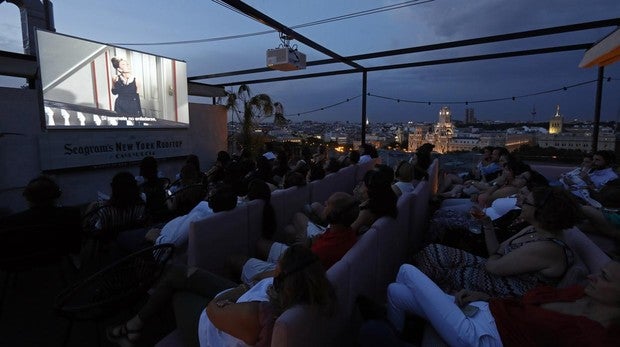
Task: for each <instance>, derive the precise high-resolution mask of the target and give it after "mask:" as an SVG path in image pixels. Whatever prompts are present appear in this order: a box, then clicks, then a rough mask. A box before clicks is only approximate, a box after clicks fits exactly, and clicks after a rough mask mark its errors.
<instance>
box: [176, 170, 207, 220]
mask: <svg viewBox="0 0 620 347" xmlns="http://www.w3.org/2000/svg"><path fill="white" fill-rule="evenodd" d="M173 187H177V188H176V189H175V191H173V192H172V195H170V196H169V197H168V198H167V199H166V201H167V205H168V209H169V210H170V212H171V213H172V215H173V216H181V215H184V214H188V213H189V211H191V210H192V209H193V208H194V207H195V206H196V205H197V204H198V203H199V202H200V201H202V200H204V198H205V197H206V196H207V189H206V188H205V186H204V185H203V184H202V179H201V177H200V175H199V172H198V171H196V169H195V167H194V165H192V164H185V165H184V166H183V168H182V169H181V178H180V181H179V184H178V185H175V186H173Z"/></svg>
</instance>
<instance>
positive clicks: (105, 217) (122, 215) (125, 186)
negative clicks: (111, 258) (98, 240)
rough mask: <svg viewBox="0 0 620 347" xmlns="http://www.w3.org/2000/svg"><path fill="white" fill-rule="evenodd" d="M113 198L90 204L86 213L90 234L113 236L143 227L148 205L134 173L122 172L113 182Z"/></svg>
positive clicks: (87, 227)
mask: <svg viewBox="0 0 620 347" xmlns="http://www.w3.org/2000/svg"><path fill="white" fill-rule="evenodd" d="M110 186H111V188H112V194H111V195H110V199H109V200H107V201H102V202H95V203H93V204H91V205H90V206H89V207H88V208H87V210H86V213H85V217H84V222H85V228H86V229H87V231H88V232H89V233H91V234H94V235H97V236H100V237H103V238H113V237H115V236H116V235H117V234H118V233H119V232H121V231H125V230H129V229H134V228H138V227H143V226H144V225H145V223H146V221H147V215H146V206H145V204H144V201H142V198H141V197H140V189H139V188H138V183H137V182H136V179H135V178H134V176H133V175H132V174H131V173H129V172H127V171H123V172H119V173H117V174H116V175H114V178H112V183H111V184H110Z"/></svg>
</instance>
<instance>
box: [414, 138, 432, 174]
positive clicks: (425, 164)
mask: <svg viewBox="0 0 620 347" xmlns="http://www.w3.org/2000/svg"><path fill="white" fill-rule="evenodd" d="M433 148H435V145H432V144H430V143H425V144H423V145H422V146H420V147H418V148H417V149H416V151H415V155H414V156H413V158H411V164H412V165H413V179H414V180H415V181H416V182H419V181H423V180H428V168H429V167H430V166H431V164H432V163H433V158H432V157H431V154H432V153H433Z"/></svg>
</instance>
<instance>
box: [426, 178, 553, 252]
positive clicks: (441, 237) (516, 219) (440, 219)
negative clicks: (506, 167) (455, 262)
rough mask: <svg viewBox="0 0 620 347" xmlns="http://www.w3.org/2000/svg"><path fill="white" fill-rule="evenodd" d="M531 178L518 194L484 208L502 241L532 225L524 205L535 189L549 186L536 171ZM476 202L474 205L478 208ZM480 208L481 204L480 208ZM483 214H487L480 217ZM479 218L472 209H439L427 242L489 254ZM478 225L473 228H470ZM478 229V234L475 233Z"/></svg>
mask: <svg viewBox="0 0 620 347" xmlns="http://www.w3.org/2000/svg"><path fill="white" fill-rule="evenodd" d="M531 173H532V179H531V180H530V181H529V182H528V183H527V185H526V186H525V187H522V188H521V189H520V190H519V192H518V193H517V194H516V195H515V196H510V197H506V198H500V199H496V200H495V201H493V203H492V204H491V206H490V207H487V208H484V209H483V210H482V211H483V212H484V214H485V215H486V216H487V217H489V219H491V221H492V223H493V227H494V229H495V234H496V236H497V240H498V241H499V242H503V241H505V240H506V239H508V238H509V237H511V236H514V235H515V234H516V233H518V232H519V231H521V229H523V228H525V227H526V226H528V225H529V223H527V222H525V221H524V220H523V219H522V218H521V212H522V211H521V204H522V203H523V200H524V199H525V198H526V197H527V196H528V195H529V194H530V193H531V191H532V190H533V189H534V188H537V187H548V186H549V184H548V181H547V179H546V178H545V177H544V176H542V175H541V174H539V173H538V172H536V171H532V172H531ZM476 206H477V205H475V204H474V205H472V208H473V209H476ZM477 208H478V209H479V207H477ZM481 217H484V216H481ZM480 223H481V222H480V220H478V219H476V217H475V216H474V215H473V214H472V211H471V209H470V210H466V209H451V208H450V207H446V208H440V209H438V210H437V211H435V213H434V214H433V216H432V218H431V220H430V224H429V228H428V232H427V234H426V235H427V241H429V242H431V243H441V244H444V245H447V246H450V247H454V248H460V249H463V250H466V251H468V252H470V253H473V254H476V255H479V256H484V257H487V256H489V254H488V253H487V248H486V245H485V243H484V234H482V233H480V231H481V230H480ZM472 225H473V226H475V227H476V228H474V229H472V228H471V227H472ZM475 232H478V233H479V234H475Z"/></svg>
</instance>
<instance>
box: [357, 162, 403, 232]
mask: <svg viewBox="0 0 620 347" xmlns="http://www.w3.org/2000/svg"><path fill="white" fill-rule="evenodd" d="M393 180H394V172H393V171H391V168H389V167H388V166H386V165H379V166H378V167H377V168H375V169H374V170H370V171H368V172H366V174H365V175H364V179H363V181H362V184H361V185H360V187H359V188H358V189H357V190H356V191H355V192H354V194H355V196H356V197H357V198H358V199H359V201H361V203H360V206H359V208H360V214H359V216H358V217H357V219H356V220H355V222H353V224H352V225H351V227H352V228H353V230H354V231H355V232H356V233H357V234H358V235H359V234H363V233H364V232H366V230H368V229H369V228H370V226H371V225H372V224H373V223H374V222H375V221H376V220H377V219H379V218H381V217H383V216H389V217H392V218H396V217H397V215H398V208H397V207H396V202H397V201H398V197H397V196H396V194H395V193H394V190H392V181H393Z"/></svg>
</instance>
